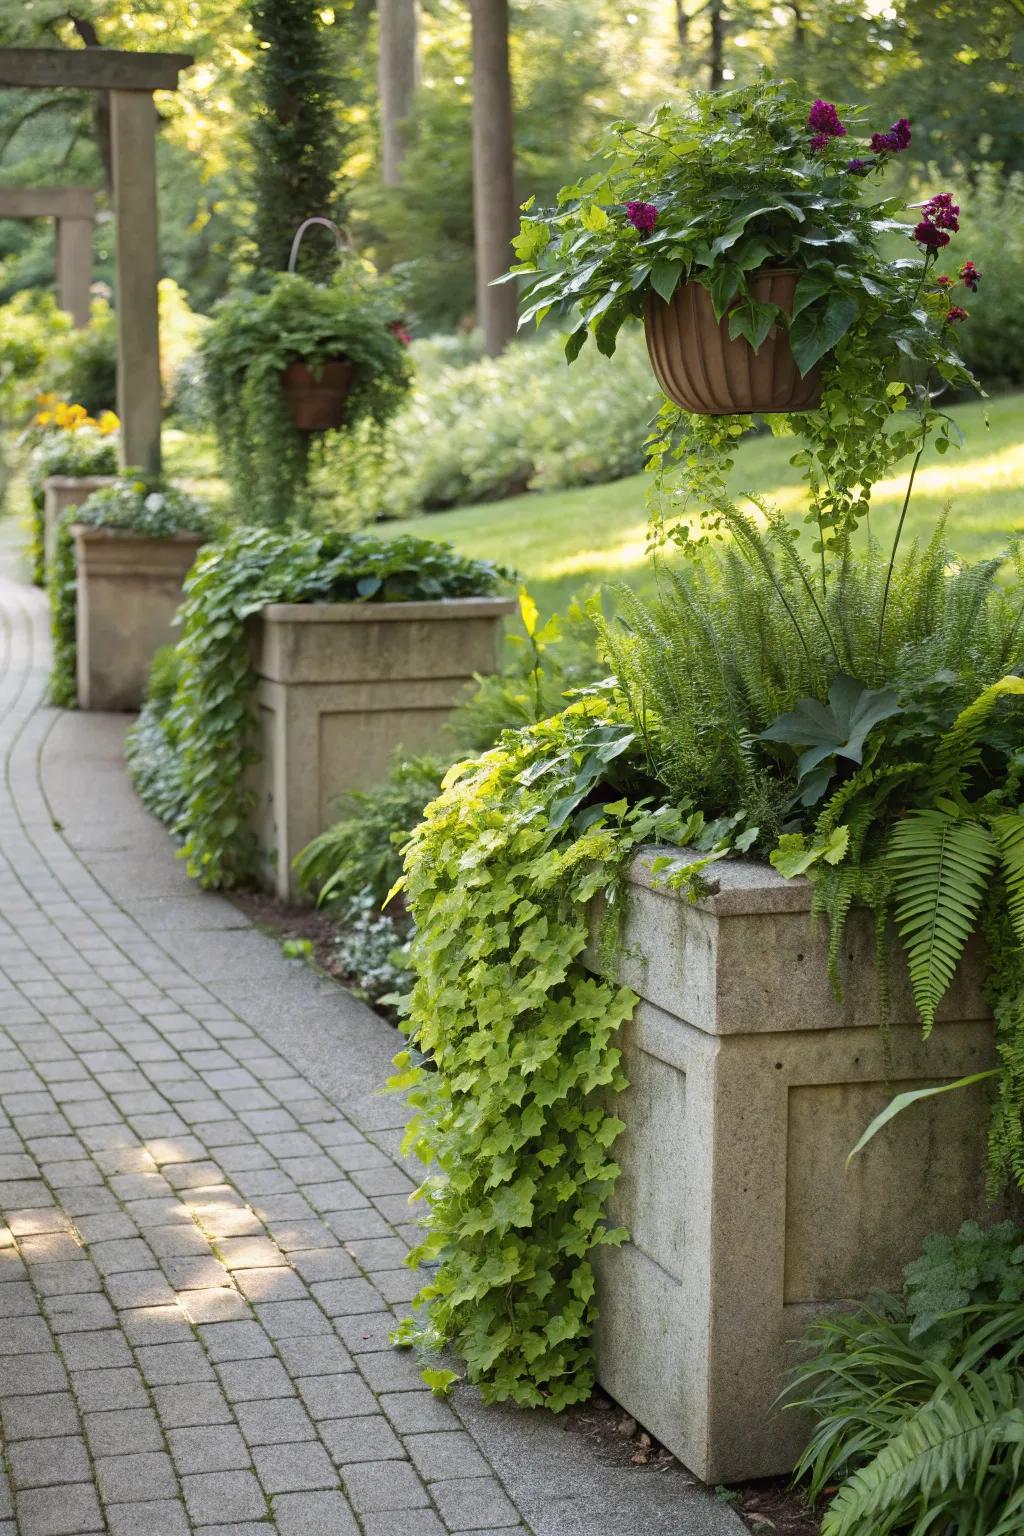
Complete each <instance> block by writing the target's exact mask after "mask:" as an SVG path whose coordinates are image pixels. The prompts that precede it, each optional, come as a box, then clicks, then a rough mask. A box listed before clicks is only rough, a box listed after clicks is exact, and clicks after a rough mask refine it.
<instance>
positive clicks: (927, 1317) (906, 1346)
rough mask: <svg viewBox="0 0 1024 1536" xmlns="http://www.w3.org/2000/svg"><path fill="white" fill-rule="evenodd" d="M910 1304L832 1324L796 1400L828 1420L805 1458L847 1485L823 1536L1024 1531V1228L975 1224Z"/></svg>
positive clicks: (821, 1486) (819, 1488) (817, 1488)
mask: <svg viewBox="0 0 1024 1536" xmlns="http://www.w3.org/2000/svg"><path fill="white" fill-rule="evenodd" d="M905 1275H906V1288H905V1291H904V1295H903V1297H902V1298H901V1299H897V1298H894V1297H885V1296H882V1297H878V1298H876V1299H875V1301H874V1303H873V1305H871V1306H870V1307H867V1308H864V1309H862V1310H860V1311H858V1312H856V1313H854V1314H850V1315H841V1314H840V1315H836V1316H831V1317H827V1318H824V1319H822V1320H821V1321H819V1322H818V1323H817V1324H816V1325H815V1326H814V1328H813V1329H812V1330H811V1332H810V1334H809V1336H808V1340H807V1351H808V1358H807V1360H806V1361H805V1362H804V1363H803V1364H801V1366H800V1367H799V1369H798V1370H797V1372H796V1373H795V1376H794V1381H793V1384H792V1386H791V1387H790V1389H789V1391H788V1392H787V1397H788V1399H789V1401H790V1404H791V1406H793V1407H800V1408H804V1409H809V1410H810V1411H811V1413H812V1414H813V1415H814V1418H815V1420H816V1427H815V1429H814V1432H813V1434H812V1436H811V1439H810V1441H809V1443H808V1446H807V1449H806V1450H805V1451H804V1453H803V1456H802V1457H801V1459H800V1462H799V1464H798V1466H797V1472H796V1475H797V1476H798V1477H801V1478H803V1477H806V1478H807V1479H808V1480H809V1487H810V1492H811V1496H812V1497H813V1498H818V1497H820V1496H821V1494H822V1493H823V1492H824V1490H825V1489H826V1488H828V1489H829V1490H830V1491H831V1489H832V1488H833V1487H834V1485H835V1484H838V1485H839V1487H838V1491H837V1492H835V1494H834V1496H833V1497H832V1500H831V1503H830V1504H829V1507H828V1508H827V1509H826V1511H825V1513H824V1517H823V1520H822V1533H823V1536H862V1533H863V1532H867V1531H870V1532H871V1536H876V1533H877V1536H889V1533H894V1532H924V1531H926V1530H928V1531H931V1530H934V1531H940V1530H941V1531H943V1532H948V1533H949V1536H975V1533H980V1532H985V1536H1011V1533H1012V1532H1014V1531H1016V1530H1019V1529H1020V1522H1021V1518H1022V1516H1024V1482H1022V1480H1021V1461H1022V1448H1024V1231H1021V1230H1020V1229H1019V1228H1016V1227H1014V1226H1013V1225H1012V1224H1011V1223H1003V1224H1002V1225H1001V1226H997V1227H993V1228H991V1229H990V1230H989V1231H988V1232H983V1231H982V1230H981V1229H980V1228H979V1227H978V1226H977V1225H976V1224H974V1223H967V1224H965V1225H964V1226H963V1227H962V1228H961V1230H960V1232H959V1234H958V1235H957V1236H956V1237H954V1238H949V1237H944V1236H935V1237H931V1238H929V1239H928V1240H927V1241H926V1244H925V1252H924V1254H923V1256H922V1257H921V1258H919V1259H916V1260H914V1262H913V1263H912V1264H910V1265H908V1267H907V1269H906V1271H905Z"/></svg>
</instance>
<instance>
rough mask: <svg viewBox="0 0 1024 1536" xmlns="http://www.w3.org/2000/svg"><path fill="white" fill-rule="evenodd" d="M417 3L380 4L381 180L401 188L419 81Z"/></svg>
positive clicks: (396, 0) (404, 0)
mask: <svg viewBox="0 0 1024 1536" xmlns="http://www.w3.org/2000/svg"><path fill="white" fill-rule="evenodd" d="M418 31H419V16H418V5H417V0H377V80H378V85H379V89H380V159H381V180H382V181H383V183H384V185H385V186H386V187H397V186H399V185H400V183H401V180H402V160H403V158H404V156H405V149H406V145H405V138H404V127H405V124H406V122H407V120H408V118H409V115H410V113H411V111H412V100H413V96H414V94H415V91H416V86H417V84H418V77H419V52H418V48H417V34H418Z"/></svg>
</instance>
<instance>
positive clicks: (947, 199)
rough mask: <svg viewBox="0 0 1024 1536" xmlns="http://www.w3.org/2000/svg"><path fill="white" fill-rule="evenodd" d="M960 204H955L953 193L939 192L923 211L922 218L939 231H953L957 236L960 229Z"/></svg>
mask: <svg viewBox="0 0 1024 1536" xmlns="http://www.w3.org/2000/svg"><path fill="white" fill-rule="evenodd" d="M959 212H960V204H959V203H954V201H953V194H952V193H951V192H937V193H936V194H935V196H934V197H930V198H929V199H928V201H927V202H926V203H925V205H924V207H923V208H922V209H921V213H922V216H923V217H924V218H926V219H928V220H929V221H930V222H931V223H932V224H935V225H937V226H938V228H939V229H951V230H952V231H953V233H954V235H955V234H956V232H957V230H958V229H959V228H960V224H959V220H958V214H959Z"/></svg>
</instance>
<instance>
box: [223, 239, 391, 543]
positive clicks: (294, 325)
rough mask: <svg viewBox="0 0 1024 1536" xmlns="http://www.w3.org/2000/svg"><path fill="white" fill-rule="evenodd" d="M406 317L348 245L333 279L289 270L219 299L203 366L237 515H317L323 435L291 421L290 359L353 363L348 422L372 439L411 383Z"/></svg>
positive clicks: (284, 519) (283, 519)
mask: <svg viewBox="0 0 1024 1536" xmlns="http://www.w3.org/2000/svg"><path fill="white" fill-rule="evenodd" d="M400 316H401V308H400V305H399V301H398V298H397V295H396V293H395V290H394V288H393V287H392V285H391V284H389V283H388V282H386V281H384V280H383V279H380V278H378V277H377V276H376V275H375V274H374V273H373V271H372V270H371V269H370V268H368V267H367V266H366V265H364V263H362V262H361V261H359V260H357V259H356V257H355V256H353V255H351V254H349V253H344V254H343V255H342V256H341V257H340V265H339V270H338V271H337V273H336V275H335V276H334V277H333V279H332V280H331V281H330V282H328V283H322V284H321V283H315V282H312V281H311V280H310V279H309V278H306V277H300V276H298V275H296V274H290V273H287V272H282V273H278V274H277V275H276V276H275V277H274V278H273V279H272V280H271V282H270V285H269V286H268V287H267V288H266V290H265V291H263V292H239V293H235V294H232V295H231V296H230V297H228V298H227V299H225V300H223V301H222V303H220V304H219V305H218V306H217V308H216V310H215V311H214V316H213V321H212V324H211V325H209V326H208V327H207V329H206V331H205V332H204V333H203V339H202V348H201V350H202V359H203V372H204V378H205V385H206V390H207V393H208V395H209V402H210V409H211V415H212V418H213V422H214V425H215V427H216V430H217V439H218V443H219V445H220V452H221V457H222V459H223V462H224V469H225V472H226V474H227V478H228V482H229V484H230V487H231V494H232V499H233V504H234V507H235V510H236V511H237V513H238V515H239V517H241V518H244V519H246V520H247V521H252V522H261V523H265V524H267V525H271V526H272V525H277V526H280V525H282V524H285V523H288V522H301V521H304V520H305V518H306V517H308V514H309V509H310V507H311V504H312V497H311V495H310V492H309V481H310V473H311V470H312V460H311V455H312V454H314V453H315V452H318V451H320V449H321V448H322V441H321V440H322V438H323V436H324V434H312V433H309V432H299V431H297V430H296V428H295V427H294V426H293V425H292V419H291V414H290V410H289V406H288V401H287V399H286V397H285V393H284V388H283V385H282V381H281V375H282V373H283V371H284V369H285V368H286V367H287V365H288V364H289V363H292V362H304V363H307V364H308V365H309V367H310V368H311V369H312V370H313V372H314V373H316V372H318V370H319V369H320V367H321V366H322V364H324V363H326V362H330V361H333V360H335V359H345V360H346V361H348V362H350V363H352V364H353V365H354V369H355V372H354V375H353V380H352V388H351V391H350V393H349V396H348V399H347V402H346V406H345V424H344V430H345V431H352V430H353V429H355V428H356V427H358V426H360V425H361V424H364V423H365V424H366V426H367V428H368V429H369V431H370V435H371V438H372V436H373V433H374V432H375V431H377V430H379V429H380V428H381V427H383V426H384V424H385V423H386V422H387V421H388V420H389V419H390V417H391V416H392V415H393V414H394V412H395V411H396V410H397V409H398V407H399V405H400V404H401V402H402V400H403V398H404V396H405V393H406V391H407V389H408V387H409V381H410V371H409V362H408V357H407V354H406V348H405V346H404V345H403V343H402V341H401V340H400V339H399V336H398V334H397V331H398V329H400V327H399V326H398V322H399V319H400ZM313 438H316V442H313V441H312V439H313ZM371 446H372V444H369V445H367V451H369V449H370V447H371Z"/></svg>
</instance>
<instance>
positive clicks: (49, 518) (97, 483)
mask: <svg viewBox="0 0 1024 1536" xmlns="http://www.w3.org/2000/svg"><path fill="white" fill-rule="evenodd" d="M113 483H114V476H113V475H49V476H48V477H47V478H46V479H45V480H44V481H43V498H44V499H43V554H44V556H45V559H46V569H47V570H49V569H50V567H51V565H52V564H53V552H54V547H55V544H56V539H57V524H58V522H59V521H60V519H61V517H62V515H63V514H64V513H65V512H66V511H67V510H68V508H69V507H80V506H82V505H83V503H85V502H87V501H88V500H89V497H90V496H91V495H92V493H93V491H100V490H102V489H103V487H104V486H105V485H113Z"/></svg>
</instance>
